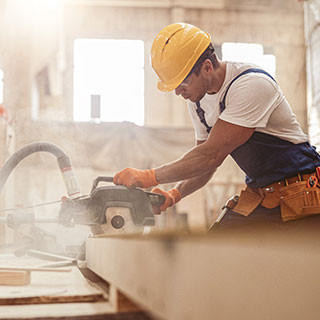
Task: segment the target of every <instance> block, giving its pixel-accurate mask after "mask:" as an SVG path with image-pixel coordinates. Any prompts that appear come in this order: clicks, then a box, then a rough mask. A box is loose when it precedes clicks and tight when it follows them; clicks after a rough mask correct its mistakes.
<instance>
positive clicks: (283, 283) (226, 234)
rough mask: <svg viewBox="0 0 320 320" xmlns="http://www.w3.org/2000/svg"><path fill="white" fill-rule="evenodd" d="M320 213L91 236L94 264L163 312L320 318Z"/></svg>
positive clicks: (172, 315)
mask: <svg viewBox="0 0 320 320" xmlns="http://www.w3.org/2000/svg"><path fill="white" fill-rule="evenodd" d="M319 218H320V216H319ZM319 218H318V219H313V218H312V219H311V218H310V219H305V221H302V220H301V221H299V222H297V223H288V224H283V225H276V224H275V225H272V223H270V226H263V225H262V226H261V225H260V226H258V225H257V226H256V227H253V226H250V227H246V226H243V227H242V228H239V229H238V228H229V229H224V230H223V229H220V230H216V231H215V232H212V233H211V234H208V235H193V236H191V235H190V236H176V235H171V236H168V235H164V236H154V237H153V236H141V237H138V236H137V237H134V236H132V237H124V236H122V237H120V236H117V237H115V236H113V237H99V238H89V239H88V241H87V261H88V267H89V268H90V269H91V270H93V271H94V272H96V273H97V274H98V275H99V276H101V277H102V278H104V279H106V280H107V281H109V282H110V283H112V284H113V285H114V286H116V287H117V288H119V289H120V290H121V291H123V292H124V293H125V294H126V295H127V296H129V298H131V299H132V300H134V301H135V302H136V303H137V304H139V305H141V306H142V307H143V308H144V309H146V310H148V311H149V312H152V313H153V314H154V315H155V316H158V317H160V318H164V319H169V320H170V319H174V320H179V319H181V320H182V319H202V320H206V319H208V320H209V319H210V320H211V319H219V320H229V319H249V320H251V319H252V320H253V319H263V320H267V319H290V320H300V319H308V320H318V319H319V314H320V304H319V300H320V290H319V288H320V278H319V276H318V275H319V269H320V251H319V248H320V237H319V227H320V219H319Z"/></svg>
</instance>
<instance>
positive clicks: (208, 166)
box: [155, 119, 255, 184]
mask: <svg viewBox="0 0 320 320" xmlns="http://www.w3.org/2000/svg"><path fill="white" fill-rule="evenodd" d="M254 130H255V128H246V127H242V126H238V125H235V124H232V123H229V122H226V121H223V120H221V119H219V120H218V121H217V122H216V124H215V126H214V127H213V128H212V129H211V132H210V135H209V137H208V139H207V141H206V142H204V143H201V144H200V145H198V146H196V147H194V148H193V149H191V150H190V151H189V152H188V153H186V154H185V155H184V156H183V157H182V158H180V159H179V160H177V161H174V162H171V163H169V164H166V165H163V166H161V167H159V168H156V169H155V176H156V180H157V182H158V183H159V184H162V183H170V182H175V181H182V180H187V179H191V178H195V177H203V176H206V175H207V176H209V175H210V174H211V175H212V174H213V172H214V171H215V170H216V169H217V168H218V167H219V166H220V165H221V163H222V162H223V161H224V159H225V158H226V157H227V155H228V154H230V153H231V152H232V151H233V150H234V149H236V148H237V147H239V146H240V145H242V144H244V143H245V142H246V141H247V140H248V139H249V138H250V137H251V135H252V134H253V132H254ZM199 179H200V178H199Z"/></svg>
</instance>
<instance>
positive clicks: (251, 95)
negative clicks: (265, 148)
mask: <svg viewBox="0 0 320 320" xmlns="http://www.w3.org/2000/svg"><path fill="white" fill-rule="evenodd" d="M252 67H257V66H255V65H249V64H244V63H237V62H227V63H226V76H225V80H224V82H223V84H222V86H221V88H220V90H219V91H218V92H217V93H215V94H206V95H205V96H204V97H203V98H202V99H201V101H200V106H201V108H202V109H203V110H204V111H205V119H206V122H207V124H208V125H209V126H210V127H212V126H214V124H215V123H216V121H217V120H218V118H220V119H221V120H224V121H227V122H230V123H233V124H237V125H240V126H243V127H248V128H256V129H255V131H258V132H263V133H267V134H270V135H273V136H276V137H279V138H281V139H283V140H287V141H290V142H292V143H295V144H296V143H301V142H306V141H307V140H308V138H307V135H306V134H305V133H304V132H303V131H302V129H301V127H300V125H299V123H298V121H297V119H296V116H295V115H294V113H293V112H292V110H291V107H290V105H289V103H288V101H287V100H286V98H285V96H284V95H283V93H282V91H281V89H280V88H279V86H278V84H277V83H276V82H275V81H273V80H272V79H271V78H270V77H268V76H267V75H265V74H262V73H253V72H252V73H248V74H245V75H243V76H241V77H239V78H238V79H237V80H235V82H234V83H233V84H232V85H231V87H230V88H229V91H228V93H227V97H226V100H225V106H226V108H225V110H224V111H223V112H222V113H221V114H220V108H219V102H220V101H222V99H223V96H224V93H225V90H226V88H227V86H228V84H229V83H230V82H231V81H232V79H234V78H235V77H236V76H237V75H238V74H240V73H241V72H243V71H245V70H247V69H249V68H252ZM188 108H189V112H190V115H191V119H192V123H193V126H194V129H195V135H196V139H197V140H200V141H201V140H206V139H207V138H208V133H207V129H206V127H205V126H204V125H203V124H202V123H201V122H200V119H199V117H198V115H197V113H196V104H195V103H192V102H190V103H188Z"/></svg>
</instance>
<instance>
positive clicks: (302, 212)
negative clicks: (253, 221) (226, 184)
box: [232, 172, 320, 221]
mask: <svg viewBox="0 0 320 320" xmlns="http://www.w3.org/2000/svg"><path fill="white" fill-rule="evenodd" d="M310 177H312V178H315V177H316V174H315V172H313V173H310V174H298V175H297V176H296V177H291V178H287V179H284V180H282V181H279V182H275V183H273V184H271V185H269V186H266V187H263V188H250V187H247V188H246V189H244V190H242V191H241V193H240V197H239V200H238V202H237V204H236V205H235V206H234V207H233V208H232V211H234V212H237V213H240V214H242V215H244V216H248V215H250V214H251V213H252V212H253V211H254V209H256V208H257V207H258V206H259V205H261V206H263V207H265V208H268V209H272V208H275V207H278V206H280V211H281V218H282V220H283V221H289V220H296V219H300V218H304V217H306V216H310V215H315V214H320V185H318V184H317V185H314V186H313V187H311V186H310V184H309V183H308V181H309V179H310ZM312 178H311V179H312Z"/></svg>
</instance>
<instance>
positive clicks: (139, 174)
mask: <svg viewBox="0 0 320 320" xmlns="http://www.w3.org/2000/svg"><path fill="white" fill-rule="evenodd" d="M113 183H114V184H121V185H124V186H127V187H129V188H132V187H140V188H149V187H153V186H156V185H158V181H157V178H156V174H155V171H154V169H150V170H139V169H134V168H126V169H123V170H121V171H120V172H118V173H116V174H115V176H114V177H113Z"/></svg>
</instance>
